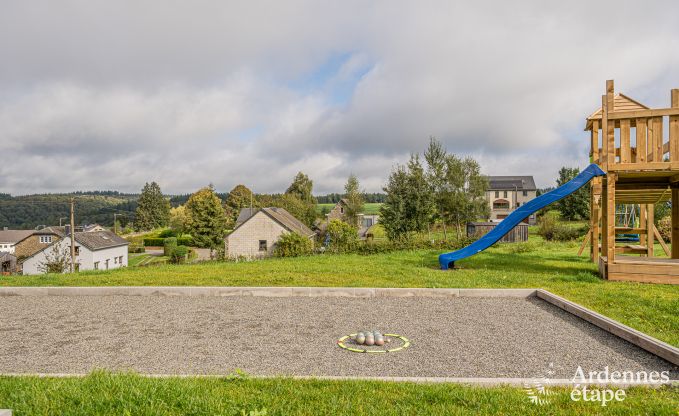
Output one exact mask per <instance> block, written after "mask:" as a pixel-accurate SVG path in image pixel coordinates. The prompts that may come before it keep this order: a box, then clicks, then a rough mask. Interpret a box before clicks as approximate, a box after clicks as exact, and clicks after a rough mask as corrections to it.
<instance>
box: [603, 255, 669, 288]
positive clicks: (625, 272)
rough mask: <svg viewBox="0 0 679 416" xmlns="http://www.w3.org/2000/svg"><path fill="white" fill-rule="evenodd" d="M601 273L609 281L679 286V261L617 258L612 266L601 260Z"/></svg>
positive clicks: (629, 257) (604, 259)
mask: <svg viewBox="0 0 679 416" xmlns="http://www.w3.org/2000/svg"><path fill="white" fill-rule="evenodd" d="M599 272H600V273H601V275H602V276H603V277H604V278H605V279H608V280H626V281H634V282H644V283H664V284H672V285H677V284H679V259H665V258H658V257H631V256H616V257H615V261H614V262H613V263H612V264H608V261H607V259H606V257H600V258H599Z"/></svg>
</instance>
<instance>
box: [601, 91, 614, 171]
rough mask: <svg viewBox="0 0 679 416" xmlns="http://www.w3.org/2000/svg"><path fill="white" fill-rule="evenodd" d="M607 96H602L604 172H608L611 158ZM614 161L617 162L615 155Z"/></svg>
mask: <svg viewBox="0 0 679 416" xmlns="http://www.w3.org/2000/svg"><path fill="white" fill-rule="evenodd" d="M606 103H607V101H606V96H605V95H602V96H601V157H600V160H601V162H602V163H601V167H602V168H603V170H604V171H608V165H609V156H608V153H609V152H608V116H607V114H608V111H607V110H606V106H607V104H606ZM613 160H615V154H614V155H613Z"/></svg>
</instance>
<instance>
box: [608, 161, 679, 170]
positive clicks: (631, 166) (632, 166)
mask: <svg viewBox="0 0 679 416" xmlns="http://www.w3.org/2000/svg"><path fill="white" fill-rule="evenodd" d="M677 169H679V162H646V163H643V164H641V163H617V164H616V165H615V166H611V167H609V168H608V170H609V171H611V172H619V171H621V170H638V171H644V170H648V171H651V170H677Z"/></svg>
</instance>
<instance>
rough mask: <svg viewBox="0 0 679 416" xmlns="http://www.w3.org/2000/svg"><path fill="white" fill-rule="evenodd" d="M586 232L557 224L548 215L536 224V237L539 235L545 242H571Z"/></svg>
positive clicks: (551, 216) (553, 218) (552, 217)
mask: <svg viewBox="0 0 679 416" xmlns="http://www.w3.org/2000/svg"><path fill="white" fill-rule="evenodd" d="M586 232H587V231H586V230H583V229H581V228H574V227H569V226H567V225H565V224H559V223H558V222H557V221H556V217H555V216H554V215H550V214H546V215H544V216H543V217H542V218H541V219H540V221H539V222H538V235H541V236H542V238H544V239H545V240H547V241H571V240H575V239H577V238H578V237H580V236H581V235H583V234H584V233H586Z"/></svg>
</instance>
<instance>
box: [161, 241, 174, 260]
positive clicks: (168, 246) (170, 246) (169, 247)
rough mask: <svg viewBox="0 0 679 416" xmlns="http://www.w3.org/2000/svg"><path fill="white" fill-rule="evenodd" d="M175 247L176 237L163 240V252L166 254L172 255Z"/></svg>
mask: <svg viewBox="0 0 679 416" xmlns="http://www.w3.org/2000/svg"><path fill="white" fill-rule="evenodd" d="M175 248H177V238H176V237H168V238H166V239H165V240H164V241H163V254H164V255H165V256H168V257H170V256H171V255H172V253H173V251H174V249H175Z"/></svg>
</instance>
